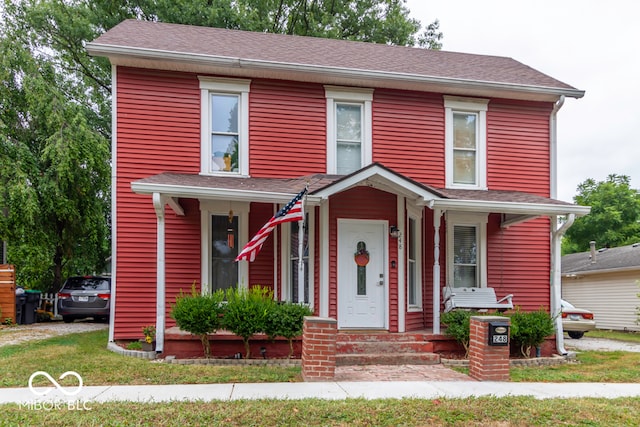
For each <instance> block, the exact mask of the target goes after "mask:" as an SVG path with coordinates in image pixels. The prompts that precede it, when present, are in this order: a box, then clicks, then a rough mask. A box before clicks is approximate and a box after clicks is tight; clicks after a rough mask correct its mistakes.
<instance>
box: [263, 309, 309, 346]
mask: <svg viewBox="0 0 640 427" xmlns="http://www.w3.org/2000/svg"><path fill="white" fill-rule="evenodd" d="M312 314H313V312H312V311H311V309H310V308H309V307H308V306H306V305H303V304H295V303H292V302H284V303H280V304H276V305H274V306H273V309H272V310H270V311H269V313H268V314H267V319H266V322H265V330H264V332H265V334H267V336H268V337H269V339H274V338H275V337H277V336H280V337H284V338H286V339H287V341H288V342H289V357H291V356H293V339H294V338H295V337H297V336H300V335H302V327H303V326H304V317H305V316H311V315H312Z"/></svg>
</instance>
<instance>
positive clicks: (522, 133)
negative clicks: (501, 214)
mask: <svg viewBox="0 0 640 427" xmlns="http://www.w3.org/2000/svg"><path fill="white" fill-rule="evenodd" d="M552 108H553V105H551V104H549V103H524V102H515V101H506V100H492V101H491V103H490V104H489V111H488V112H487V184H488V186H489V189H491V190H516V191H526V192H529V193H534V194H537V195H539V196H543V197H549V194H550V176H549V174H550V166H549V155H550V151H549V116H550V115H551V110H552Z"/></svg>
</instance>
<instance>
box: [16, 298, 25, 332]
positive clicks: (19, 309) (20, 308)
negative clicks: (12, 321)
mask: <svg viewBox="0 0 640 427" xmlns="http://www.w3.org/2000/svg"><path fill="white" fill-rule="evenodd" d="M26 302H27V296H26V295H25V294H24V293H21V294H16V323H17V324H18V325H22V313H24V304H25V303H26Z"/></svg>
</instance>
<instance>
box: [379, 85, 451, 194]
mask: <svg viewBox="0 0 640 427" xmlns="http://www.w3.org/2000/svg"><path fill="white" fill-rule="evenodd" d="M372 110H373V111H372V114H373V129H372V134H373V161H374V162H380V163H382V164H384V165H385V166H387V167H390V168H391V169H394V170H395V171H396V172H399V173H401V174H403V175H406V176H408V177H410V178H413V179H415V180H417V181H420V182H423V183H425V184H429V185H433V186H436V187H444V182H445V177H444V104H443V101H442V96H439V95H435V94H425V93H419V92H399V91H391V90H386V89H376V91H375V92H374V99H373V105H372Z"/></svg>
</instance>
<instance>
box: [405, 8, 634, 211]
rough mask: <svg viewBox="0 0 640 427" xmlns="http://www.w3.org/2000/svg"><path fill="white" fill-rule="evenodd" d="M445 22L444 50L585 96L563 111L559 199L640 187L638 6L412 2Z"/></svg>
mask: <svg viewBox="0 0 640 427" xmlns="http://www.w3.org/2000/svg"><path fill="white" fill-rule="evenodd" d="M407 7H408V8H409V10H410V11H411V13H410V16H411V17H413V18H416V19H418V20H420V21H421V22H422V24H423V25H426V24H428V23H430V22H433V21H434V20H435V19H438V20H439V21H440V30H441V31H442V33H443V34H444V38H443V41H442V43H443V47H442V50H444V51H452V52H464V53H474V54H482V55H497V56H505V57H510V58H513V59H515V60H517V61H519V62H522V63H524V64H526V65H528V66H530V67H532V68H534V69H536V70H538V71H541V72H543V73H545V74H548V75H550V76H551V77H553V78H555V79H557V80H560V81H562V82H564V83H567V84H569V85H571V86H573V87H575V88H577V89H580V90H584V91H585V96H584V97H583V98H580V99H577V100H576V99H573V98H567V99H566V101H565V103H564V105H563V107H562V109H561V110H560V111H559V113H558V184H557V191H558V193H557V198H558V199H560V200H564V201H568V202H572V201H573V197H574V196H575V195H576V194H577V187H578V185H579V184H580V183H582V182H584V181H585V180H586V179H588V178H593V179H595V180H596V181H604V180H606V178H607V176H608V175H610V174H618V175H627V176H629V177H630V178H631V187H632V188H634V189H640V50H639V46H638V45H639V44H640V24H638V16H639V15H638V13H637V11H638V3H637V2H636V0H609V1H593V0H535V1H534V0H524V1H514V0H456V1H451V0H449V1H447V0H444V1H442V0H440V1H429V0H407Z"/></svg>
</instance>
